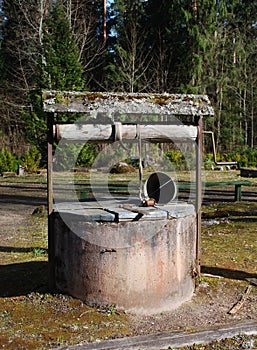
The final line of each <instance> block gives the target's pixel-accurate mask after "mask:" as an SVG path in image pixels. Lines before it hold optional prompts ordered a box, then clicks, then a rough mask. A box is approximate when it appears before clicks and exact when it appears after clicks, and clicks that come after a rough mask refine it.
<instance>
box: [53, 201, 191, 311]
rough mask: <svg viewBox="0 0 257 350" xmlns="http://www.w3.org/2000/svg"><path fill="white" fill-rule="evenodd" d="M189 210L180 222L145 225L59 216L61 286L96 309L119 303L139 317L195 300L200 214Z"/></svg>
mask: <svg viewBox="0 0 257 350" xmlns="http://www.w3.org/2000/svg"><path fill="white" fill-rule="evenodd" d="M184 207H185V212H184V214H185V215H184V216H183V215H182V214H181V212H180V217H179V218H172V219H165V220H154V219H152V220H145V221H144V220H138V221H122V222H96V221H91V222H88V221H85V220H83V216H81V214H80V215H76V213H74V212H72V211H71V212H70V213H68V214H67V212H66V213H65V214H64V213H63V214H62V213H61V215H62V216H60V213H54V214H53V218H52V220H53V221H54V222H53V224H54V225H53V227H54V232H53V233H54V237H55V242H54V246H55V249H54V257H53V260H54V268H55V271H54V272H55V283H56V287H57V288H58V289H59V290H60V291H62V292H66V293H68V294H70V295H72V296H74V297H77V298H80V299H82V300H84V301H86V302H87V303H89V304H91V305H94V304H97V305H107V304H108V305H110V304H113V303H114V304H116V305H117V307H118V308H123V309H126V310H129V311H132V312H136V313H149V314H150V313H155V312H161V311H165V310H171V309H174V308H176V307H177V306H179V305H180V304H181V303H183V302H185V301H187V300H189V299H190V298H191V297H192V295H193V292H194V278H193V273H194V269H195V266H194V264H195V256H196V215H195V213H194V214H192V213H190V214H188V212H190V210H189V211H188V210H186V206H184ZM189 207H190V205H189ZM180 210H181V208H180ZM63 215H68V220H66V219H65V220H64V221H65V222H66V223H67V222H68V225H66V224H64V222H63V219H64V216H63ZM78 228H79V229H78ZM94 237H96V238H97V239H96V240H95V241H94ZM99 237H101V242H102V244H99ZM96 242H97V244H95V243H96Z"/></svg>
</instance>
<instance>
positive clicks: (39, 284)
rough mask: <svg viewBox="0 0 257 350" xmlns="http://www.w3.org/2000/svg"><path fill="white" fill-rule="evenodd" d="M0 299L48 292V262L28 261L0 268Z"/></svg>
mask: <svg viewBox="0 0 257 350" xmlns="http://www.w3.org/2000/svg"><path fill="white" fill-rule="evenodd" d="M0 281H1V283H0V297H15V296H20V295H26V294H29V293H31V292H41V293H43V292H47V291H48V262H47V261H30V262H25V263H18V264H9V265H1V266H0Z"/></svg>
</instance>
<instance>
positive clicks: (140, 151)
mask: <svg viewBox="0 0 257 350" xmlns="http://www.w3.org/2000/svg"><path fill="white" fill-rule="evenodd" d="M137 139H138V153H139V166H138V170H139V198H140V200H141V201H142V202H144V201H145V198H144V196H143V166H142V139H141V131H140V124H137Z"/></svg>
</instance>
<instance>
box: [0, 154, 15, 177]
mask: <svg viewBox="0 0 257 350" xmlns="http://www.w3.org/2000/svg"><path fill="white" fill-rule="evenodd" d="M18 166H19V162H18V159H17V158H16V157H15V156H14V155H13V154H11V152H9V151H8V150H6V149H2V150H1V152H0V173H1V174H2V173H3V172H5V171H13V172H17V170H18Z"/></svg>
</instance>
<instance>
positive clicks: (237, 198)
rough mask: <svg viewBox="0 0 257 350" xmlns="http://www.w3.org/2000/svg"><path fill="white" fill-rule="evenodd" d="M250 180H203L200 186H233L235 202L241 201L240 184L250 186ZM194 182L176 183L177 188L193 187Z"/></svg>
mask: <svg viewBox="0 0 257 350" xmlns="http://www.w3.org/2000/svg"><path fill="white" fill-rule="evenodd" d="M250 185H251V182H250V181H248V180H240V181H219V182H203V183H202V186H203V188H205V187H226V186H235V192H234V193H235V195H234V200H235V202H238V201H241V199H242V186H250ZM195 186H196V185H195V183H185V184H178V188H179V189H187V188H195Z"/></svg>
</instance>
